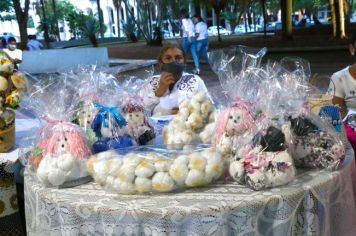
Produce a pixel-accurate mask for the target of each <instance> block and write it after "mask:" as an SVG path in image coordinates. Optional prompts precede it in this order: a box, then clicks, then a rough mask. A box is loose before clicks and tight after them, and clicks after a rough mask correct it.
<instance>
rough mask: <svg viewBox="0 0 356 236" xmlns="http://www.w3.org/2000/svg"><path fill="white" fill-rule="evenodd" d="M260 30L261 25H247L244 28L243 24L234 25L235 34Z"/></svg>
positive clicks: (261, 28)
mask: <svg viewBox="0 0 356 236" xmlns="http://www.w3.org/2000/svg"><path fill="white" fill-rule="evenodd" d="M255 29H256V30H255ZM261 30H263V27H262V26H260V25H247V29H245V25H236V26H235V34H244V33H246V32H257V31H261Z"/></svg>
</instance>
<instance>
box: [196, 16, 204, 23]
mask: <svg viewBox="0 0 356 236" xmlns="http://www.w3.org/2000/svg"><path fill="white" fill-rule="evenodd" d="M193 17H194V18H197V19H198V22H201V21H203V22H204V20H203V18H201V16H200V15H199V14H195V15H194V16H193Z"/></svg>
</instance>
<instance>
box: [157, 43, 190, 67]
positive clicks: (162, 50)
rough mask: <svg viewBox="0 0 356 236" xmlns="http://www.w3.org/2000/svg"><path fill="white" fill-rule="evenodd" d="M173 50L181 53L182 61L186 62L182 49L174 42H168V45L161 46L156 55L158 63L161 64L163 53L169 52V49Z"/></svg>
mask: <svg viewBox="0 0 356 236" xmlns="http://www.w3.org/2000/svg"><path fill="white" fill-rule="evenodd" d="M173 48H177V49H179V50H181V51H182V53H183V57H184V61H185V60H186V55H185V52H184V50H183V48H182V46H181V45H180V44H178V43H176V42H169V43H165V44H163V46H162V48H161V50H160V51H159V54H158V57H157V60H158V62H159V63H162V57H163V55H164V53H165V52H166V51H167V50H169V49H173Z"/></svg>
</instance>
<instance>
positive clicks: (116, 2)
mask: <svg viewBox="0 0 356 236" xmlns="http://www.w3.org/2000/svg"><path fill="white" fill-rule="evenodd" d="M112 3H113V5H114V7H115V10H116V18H117V34H118V37H119V38H120V31H121V27H120V22H121V20H120V11H121V0H112Z"/></svg>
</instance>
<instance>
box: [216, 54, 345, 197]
mask: <svg viewBox="0 0 356 236" xmlns="http://www.w3.org/2000/svg"><path fill="white" fill-rule="evenodd" d="M237 48H238V49H237V50H236V51H235V52H236V53H235V54H236V55H235V54H234V53H231V52H234V51H233V50H230V51H228V52H227V53H224V51H222V52H219V53H222V55H223V56H220V57H219V58H223V59H222V60H221V59H219V60H220V61H218V62H214V65H215V67H214V69H215V72H217V73H218V75H220V76H219V78H220V80H223V81H222V82H221V84H222V87H223V88H224V89H225V91H226V94H228V97H230V101H231V103H230V105H229V106H228V107H227V109H226V110H223V111H222V112H221V113H220V116H219V118H218V122H217V124H216V132H215V142H214V144H215V146H216V149H217V151H218V152H220V153H221V154H222V155H223V156H225V157H226V158H228V159H229V160H230V166H229V173H230V175H231V177H232V178H233V179H235V180H236V181H237V182H238V183H241V184H246V185H247V186H248V187H250V188H252V189H254V190H260V189H264V188H270V187H276V186H280V185H284V184H287V183H289V182H291V181H293V179H294V178H295V175H296V169H295V164H296V165H297V166H300V167H309V168H310V167H312V168H316V167H317V168H320V167H321V168H328V169H334V168H335V167H337V166H339V164H340V163H342V160H343V158H344V155H345V147H344V145H343V144H342V142H340V140H339V139H338V138H337V136H336V135H335V132H334V130H333V128H332V127H331V126H327V125H326V123H325V122H324V121H323V120H321V119H320V118H319V117H317V116H315V115H313V114H311V112H310V110H309V109H308V106H307V95H308V93H309V90H310V86H309V84H308V82H307V80H306V77H307V76H305V75H304V72H303V70H297V71H292V72H291V71H289V70H288V69H286V68H284V67H283V66H282V65H283V64H282V63H268V64H267V65H265V66H263V67H261V66H258V56H256V55H259V54H258V53H255V54H254V55H251V54H249V53H247V52H248V51H249V50H250V49H248V50H246V48H245V47H237ZM225 51H226V49H225ZM260 55H261V54H260ZM244 57H247V58H245V59H242V60H241V58H244ZM235 60H240V61H243V62H244V63H242V64H243V65H246V66H245V67H243V68H242V69H241V70H239V71H237V72H236V71H234V68H235V67H232V66H230V64H232V65H233V64H234V61H235ZM247 62H251V63H250V64H248V63H247ZM256 66H257V67H256ZM304 117H312V120H313V122H311V123H312V124H313V125H314V126H313V127H314V128H313V129H308V128H307V130H309V131H306V133H308V134H309V137H308V135H306V134H305V133H303V132H302V133H303V134H301V133H300V136H298V135H296V133H299V132H298V131H296V130H299V129H298V128H297V127H300V126H302V122H298V121H299V119H302V120H304ZM297 124H300V126H298V125H297ZM307 127H309V126H307ZM300 128H301V129H303V128H302V127H300ZM306 140H308V142H312V143H313V145H314V148H312V149H308V148H307V147H308V146H309V145H306V146H303V148H307V150H306V151H305V152H303V151H301V150H300V149H301V146H298V144H302V143H306Z"/></svg>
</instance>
